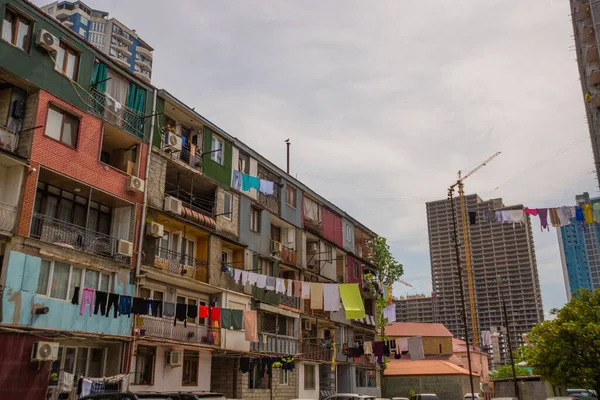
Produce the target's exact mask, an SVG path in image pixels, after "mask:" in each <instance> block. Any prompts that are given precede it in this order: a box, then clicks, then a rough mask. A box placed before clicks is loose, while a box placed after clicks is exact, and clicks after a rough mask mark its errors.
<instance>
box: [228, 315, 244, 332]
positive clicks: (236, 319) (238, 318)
mask: <svg viewBox="0 0 600 400" xmlns="http://www.w3.org/2000/svg"><path fill="white" fill-rule="evenodd" d="M243 319H244V313H243V311H242V310H231V328H232V329H235V330H236V331H241V330H242V320H243Z"/></svg>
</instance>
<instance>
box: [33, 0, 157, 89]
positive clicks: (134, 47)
mask: <svg viewBox="0 0 600 400" xmlns="http://www.w3.org/2000/svg"><path fill="white" fill-rule="evenodd" d="M41 8H42V10H44V11H45V12H47V13H48V14H49V15H51V16H53V17H54V18H56V19H57V20H58V21H60V23H62V24H63V25H64V26H66V27H68V28H70V29H71V30H72V31H73V32H75V33H77V34H78V35H80V36H81V37H83V38H85V39H87V40H88V41H89V42H90V43H92V44H93V45H94V46H96V48H98V49H99V50H100V51H102V52H104V53H106V54H108V55H109V56H110V57H111V58H112V59H113V60H114V61H116V62H117V63H119V64H121V65H122V66H124V67H125V68H127V69H128V70H130V71H132V72H133V73H134V74H135V75H136V76H137V77H138V78H139V79H141V80H143V81H144V82H146V83H150V80H151V78H152V59H153V52H154V49H153V48H152V47H150V45H148V43H146V42H145V41H144V40H142V38H141V37H140V36H139V35H138V34H137V32H136V31H135V29H130V28H128V27H127V26H126V25H124V24H123V23H121V22H120V21H119V20H117V19H116V18H109V15H108V13H107V12H105V11H100V10H94V9H92V8H90V7H88V6H87V5H85V4H84V3H83V2H81V1H74V2H71V1H55V2H53V3H50V4H47V5H45V6H43V7H41Z"/></svg>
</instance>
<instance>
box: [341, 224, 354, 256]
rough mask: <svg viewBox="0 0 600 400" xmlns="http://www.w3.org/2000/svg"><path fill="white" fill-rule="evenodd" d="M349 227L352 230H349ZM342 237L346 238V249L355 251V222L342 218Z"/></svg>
mask: <svg viewBox="0 0 600 400" xmlns="http://www.w3.org/2000/svg"><path fill="white" fill-rule="evenodd" d="M348 227H349V228H350V229H349V230H350V232H348ZM342 238H343V239H344V249H345V250H346V251H350V252H354V224H353V223H352V222H350V221H348V220H347V219H346V218H342Z"/></svg>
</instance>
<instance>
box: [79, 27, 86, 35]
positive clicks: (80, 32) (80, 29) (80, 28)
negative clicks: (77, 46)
mask: <svg viewBox="0 0 600 400" xmlns="http://www.w3.org/2000/svg"><path fill="white" fill-rule="evenodd" d="M79 34H80V35H81V36H83V37H85V28H84V27H82V26H80V27H79Z"/></svg>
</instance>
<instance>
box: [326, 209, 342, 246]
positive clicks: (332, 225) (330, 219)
mask: <svg viewBox="0 0 600 400" xmlns="http://www.w3.org/2000/svg"><path fill="white" fill-rule="evenodd" d="M322 212H323V216H322V218H323V237H324V238H325V239H327V240H329V241H330V242H333V243H335V244H337V245H338V246H339V247H342V246H343V245H344V241H343V238H342V217H340V216H339V215H337V214H334V213H333V212H332V211H330V210H328V209H327V208H325V207H323V211H322Z"/></svg>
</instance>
